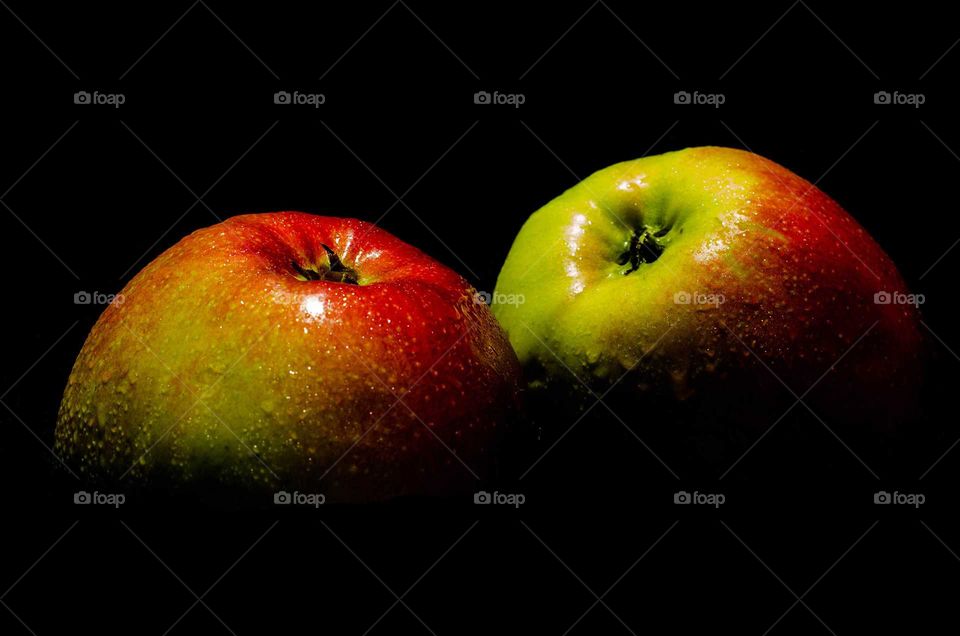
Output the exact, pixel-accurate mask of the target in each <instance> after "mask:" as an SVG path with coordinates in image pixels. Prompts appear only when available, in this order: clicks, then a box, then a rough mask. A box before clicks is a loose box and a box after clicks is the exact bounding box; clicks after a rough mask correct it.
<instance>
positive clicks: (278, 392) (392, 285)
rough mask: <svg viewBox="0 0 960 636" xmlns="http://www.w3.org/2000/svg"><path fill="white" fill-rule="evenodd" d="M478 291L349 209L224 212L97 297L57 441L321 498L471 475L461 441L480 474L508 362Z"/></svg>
mask: <svg viewBox="0 0 960 636" xmlns="http://www.w3.org/2000/svg"><path fill="white" fill-rule="evenodd" d="M324 245H326V246H328V247H330V248H331V250H332V251H333V252H334V253H335V254H336V255H338V256H339V258H340V259H341V261H342V263H343V265H345V266H347V267H350V268H352V269H353V270H355V272H356V274H357V276H358V279H359V280H358V282H359V284H350V283H347V282H337V281H330V280H309V279H306V278H305V276H304V275H303V274H304V273H309V272H307V270H309V269H310V268H313V270H316V271H318V272H321V273H322V272H323V271H324V270H325V268H328V267H329V266H330V257H329V256H328V254H327V251H326V250H325V249H324V247H323V246H324ZM294 264H296V266H297V267H299V268H301V269H300V270H298V269H297V268H296V267H294ZM475 294H476V292H475V290H474V289H473V288H472V287H471V286H470V285H469V284H468V283H467V282H466V281H465V280H464V279H463V278H462V277H460V276H459V275H458V274H456V273H455V272H453V271H452V270H450V269H448V268H447V267H445V266H443V265H441V264H440V263H438V262H436V261H434V260H433V259H431V258H430V257H429V256H427V255H425V254H423V253H422V252H420V251H419V250H417V249H416V248H414V247H412V246H410V245H408V244H406V243H404V242H402V241H400V240H399V239H397V238H395V237H393V236H392V235H390V234H388V233H387V232H385V231H384V230H381V229H379V228H377V227H375V226H373V225H371V224H368V223H364V222H362V221H357V220H351V219H340V218H332V217H322V216H313V215H309V214H304V213H299V212H278V213H269V214H251V215H243V216H236V217H233V218H230V219H228V220H226V221H224V222H223V223H220V224H218V225H215V226H212V227H208V228H205V229H201V230H198V231H196V232H194V233H193V234H191V235H189V236H188V237H186V238H184V239H183V240H181V241H180V242H179V243H177V244H176V245H174V246H173V247H171V248H170V249H168V250H167V251H166V252H164V253H163V254H161V255H160V256H159V257H157V258H156V259H155V260H154V261H153V262H151V263H150V264H149V265H148V266H147V267H145V268H144V269H143V270H142V271H141V272H140V273H139V274H137V275H136V277H134V278H133V280H131V281H130V283H129V284H128V285H127V286H126V287H125V288H124V289H123V291H122V292H121V297H122V302H115V303H113V304H111V305H110V306H108V307H107V309H106V310H105V311H104V312H103V314H102V315H101V317H100V319H99V320H98V321H97V323H96V325H95V326H94V328H93V330H92V331H91V333H90V335H89V337H88V338H87V341H86V343H85V344H84V346H83V349H82V351H81V352H80V355H79V357H78V358H77V361H76V363H75V365H74V368H73V371H72V373H71V374H70V378H69V382H68V384H67V387H66V391H65V394H64V397H63V401H62V404H61V407H60V413H59V418H58V424H57V428H56V448H55V450H56V452H57V453H58V455H60V456H61V457H62V458H63V459H64V460H65V461H66V462H67V464H68V465H70V466H72V467H74V469H75V470H76V471H78V472H79V474H80V475H81V477H83V478H85V479H87V480H91V481H93V482H99V483H104V482H105V483H114V484H118V485H119V486H121V487H122V486H124V485H127V486H132V485H144V484H145V485H147V486H150V485H151V484H155V485H163V487H164V488H166V487H170V486H173V487H176V486H185V487H186V488H185V490H189V488H190V487H196V488H198V489H203V488H208V487H212V488H213V489H214V490H216V489H217V488H219V487H221V486H222V487H224V488H226V489H234V490H236V489H239V490H240V491H244V490H253V491H259V490H261V489H262V490H269V489H278V488H283V489H286V490H292V489H295V488H296V489H300V490H302V491H306V492H322V493H324V494H325V495H326V496H327V498H328V501H331V502H332V501H364V500H380V499H386V498H391V497H396V496H402V495H449V494H455V493H463V492H470V491H472V490H474V489H475V488H476V483H477V482H476V479H475V477H474V476H473V475H472V474H471V473H470V471H469V470H467V468H465V467H464V466H463V465H462V464H461V461H460V460H462V461H463V462H464V463H465V464H466V465H467V466H469V467H470V469H471V470H473V471H474V472H475V473H476V474H477V476H478V477H480V478H481V479H486V478H487V477H489V476H490V475H491V471H492V470H493V469H494V464H495V456H494V452H495V450H496V449H497V445H498V443H499V441H500V440H501V439H502V436H503V433H504V429H505V428H506V427H507V426H508V424H509V422H510V421H511V417H512V413H513V412H514V410H515V407H516V405H517V396H518V387H519V384H518V383H519V377H520V376H519V366H518V364H517V360H516V357H515V355H514V353H513V351H512V349H511V348H510V345H509V343H508V341H507V339H506V337H505V335H504V333H503V331H502V330H501V329H500V327H499V325H498V324H497V322H496V320H495V319H494V318H493V315H492V314H491V312H490V310H489V308H488V307H487V306H486V305H484V304H483V303H482V302H478V301H477V300H476V295H475ZM398 397H402V399H403V402H402V403H398V402H397V398H398ZM414 413H415V414H416V415H414ZM421 420H422V421H421ZM428 427H429V430H428ZM438 438H439V439H438ZM241 440H242V441H241ZM440 440H442V442H441V441H440ZM445 445H446V446H448V447H449V449H448V448H445ZM451 451H452V452H451ZM453 452H455V453H456V454H457V457H459V460H458V459H457V457H454V455H453ZM254 454H256V456H255V455H254ZM328 470H329V472H327V471H328ZM174 489H175V490H176V488H174ZM183 490H184V489H180V492H183Z"/></svg>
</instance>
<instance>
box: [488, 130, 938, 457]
mask: <svg viewBox="0 0 960 636" xmlns="http://www.w3.org/2000/svg"><path fill="white" fill-rule="evenodd" d="M496 292H497V294H498V295H501V296H505V297H508V296H509V295H511V294H512V295H514V296H515V297H522V298H523V299H524V302H523V303H502V304H495V305H494V306H493V310H494V313H495V315H496V316H497V318H498V319H499V320H500V323H501V324H502V326H503V327H504V329H505V330H506V332H507V334H508V336H509V338H510V342H511V344H512V345H513V347H514V349H515V351H516V352H517V356H518V358H519V360H520V363H521V365H522V366H523V368H524V371H525V374H526V380H527V383H528V386H529V389H530V395H531V396H532V397H534V398H536V396H537V395H540V394H542V395H549V396H550V399H549V400H548V402H552V401H555V400H557V399H558V396H559V397H560V398H563V397H570V398H571V399H573V400H574V401H575V402H576V403H577V404H579V405H580V406H581V408H589V407H590V405H592V404H595V402H596V398H597V397H598V396H602V395H604V394H605V393H606V392H607V391H611V390H613V389H615V391H614V392H613V393H612V395H614V396H617V397H618V398H619V399H620V400H621V402H620V407H619V409H618V410H619V413H620V414H621V417H623V418H624V419H625V421H628V422H629V424H630V425H631V426H633V427H635V428H636V430H637V431H641V432H642V431H644V430H651V429H652V428H653V427H654V426H657V425H660V426H670V423H669V422H654V421H651V418H650V417H648V415H651V414H654V413H662V412H663V409H662V408H661V407H667V410H668V411H669V409H671V408H674V407H677V408H682V407H683V405H688V406H689V405H695V407H694V409H693V411H692V413H693V415H694V417H695V418H701V419H703V418H707V417H710V416H712V415H713V414H716V413H721V412H722V413H724V414H725V416H729V417H730V418H732V419H730V420H728V421H727V424H728V425H731V426H729V428H731V429H736V428H739V429H740V430H739V433H740V434H741V435H743V437H744V438H745V439H747V440H753V439H756V437H757V432H758V429H756V428H754V429H753V430H747V429H748V428H749V427H751V426H753V427H757V426H770V425H771V424H773V423H774V417H775V416H776V415H779V414H781V413H778V412H776V410H773V411H768V410H766V409H764V408H762V406H763V405H764V403H765V402H766V401H767V398H768V397H769V396H770V395H773V394H776V395H777V396H778V399H779V398H785V399H786V402H785V403H786V404H787V405H789V404H790V403H792V402H793V401H794V399H795V398H796V397H804V396H806V392H807V391H808V389H810V388H811V387H813V390H812V391H811V393H810V395H809V396H806V397H804V399H805V401H806V402H809V403H811V404H814V403H816V404H817V405H818V406H817V407H815V408H816V409H817V412H818V414H819V413H821V412H822V413H823V417H825V418H827V423H828V425H829V426H831V427H836V428H837V429H838V430H839V429H843V430H849V429H850V427H851V426H854V424H853V422H854V421H859V422H861V423H863V422H867V428H870V429H871V430H874V431H876V430H878V429H884V428H889V427H891V426H893V425H894V424H895V423H896V421H897V420H898V418H900V417H902V416H903V415H904V413H905V412H906V411H908V410H909V409H910V407H911V400H912V398H911V397H910V396H911V394H912V391H911V387H913V386H915V385H916V378H917V373H918V371H917V369H918V364H917V362H918V356H919V352H920V343H921V337H920V332H919V322H918V321H919V318H918V312H917V310H916V306H914V305H911V304H909V299H910V298H912V297H911V296H909V295H907V293H906V292H907V289H906V285H905V284H904V281H903V279H902V278H901V276H900V274H899V273H898V272H897V269H896V267H895V266H894V264H893V262H892V261H891V259H890V258H889V257H888V256H887V255H886V254H885V253H884V251H883V250H882V249H881V248H880V246H879V245H878V244H877V243H876V242H875V241H874V240H873V239H872V238H871V237H870V236H869V235H868V233H867V232H866V231H865V230H864V228H863V227H862V226H861V225H860V224H859V223H857V221H855V220H854V219H853V217H851V216H850V215H849V214H848V213H847V212H845V211H844V210H843V209H842V208H841V207H840V205H838V204H837V203H836V202H835V201H834V200H833V199H831V198H830V197H829V196H827V195H826V194H824V193H823V192H822V191H821V190H819V189H818V188H817V187H815V186H814V185H812V184H811V183H809V182H808V181H806V180H805V179H803V178H801V177H799V176H798V175H796V174H794V173H792V172H791V171H789V170H787V169H786V168H784V167H782V166H780V165H778V164H776V163H774V162H772V161H769V160H767V159H764V158H762V157H760V156H758V155H755V154H752V153H749V152H745V151H740V150H733V149H727V148H718V147H702V148H690V149H686V150H681V151H678V152H670V153H666V154H663V155H659V156H653V157H648V158H642V159H638V160H634V161H627V162H624V163H619V164H616V165H613V166H610V167H608V168H606V169H603V170H600V171H599V172H597V173H595V174H593V175H591V176H589V177H588V178H586V179H584V180H583V181H582V182H581V183H579V184H577V185H575V186H574V187H572V188H570V189H569V190H567V191H566V192H564V193H563V194H561V195H560V196H559V197H557V198H555V199H554V200H552V201H550V202H549V203H547V204H546V205H545V206H543V207H542V208H541V209H540V210H538V211H537V212H535V213H534V214H533V215H532V216H530V218H529V219H528V220H527V221H526V223H525V224H524V225H523V228H522V229H521V230H520V233H519V234H518V236H517V237H516V240H515V241H514V243H513V246H512V248H511V250H510V252H509V255H508V256H507V259H506V262H505V264H504V265H503V268H502V271H501V272H500V276H499V279H498V281H497V287H496ZM890 299H894V300H893V301H892V302H891V300H890ZM904 299H906V301H907V302H905V303H904V302H898V301H902V300H904ZM784 384H785V385H786V387H784V386H783V385H784ZM791 392H792V394H791ZM601 410H602V409H601ZM801 410H802V408H801ZM751 418H755V420H756V421H750V420H751ZM571 419H572V418H571V417H569V416H568V417H566V419H565V420H564V421H563V422H547V423H546V425H545V426H546V427H549V426H557V427H560V430H561V431H562V430H564V428H565V427H566V426H568V425H569V423H570V421H571ZM856 426H860V424H857V425H856Z"/></svg>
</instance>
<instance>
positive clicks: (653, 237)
mask: <svg viewBox="0 0 960 636" xmlns="http://www.w3.org/2000/svg"><path fill="white" fill-rule="evenodd" d="M668 230H669V228H664V229H662V230H660V231H658V232H654V231H653V230H651V229H650V228H649V227H644V228H643V230H634V231H633V235H631V236H630V243H629V245H628V246H627V249H626V251H624V252H623V254H621V255H620V257H619V258H617V264H618V265H626V264H628V263H629V264H630V267H629V268H628V269H626V270H624V272H623V274H624V276H626V275H627V274H630V273H631V272H635V271H637V270H638V269H639V268H640V265H641V264H642V263H652V262H654V261H655V260H657V259H658V258H660V255H661V254H663V246H662V245H660V242H659V241H658V240H657V239H658V238H660V237H662V236H663V235H665V234H666V233H667V231H668Z"/></svg>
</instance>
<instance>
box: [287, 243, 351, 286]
mask: <svg viewBox="0 0 960 636" xmlns="http://www.w3.org/2000/svg"><path fill="white" fill-rule="evenodd" d="M321 245H322V246H323V249H324V250H325V251H326V253H327V260H328V261H330V264H329V265H321V266H319V267H317V268H316V269H314V268H312V267H303V266H302V265H300V263H297V262H296V261H292V262H291V263H290V265H291V267H293V269H294V271H295V272H297V276H298V278H301V279H302V280H305V281H310V280H326V281H332V282H336V283H347V284H350V285H358V284H360V277H359V276H358V275H357V272H356V270H354V269H352V268H350V267H347V266H346V265H344V264H343V262H342V261H341V260H340V257H339V256H337V254H336V253H335V252H334V251H333V250H332V249H330V247H329V246H327V245H324V244H323V243H321Z"/></svg>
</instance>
